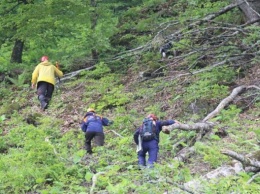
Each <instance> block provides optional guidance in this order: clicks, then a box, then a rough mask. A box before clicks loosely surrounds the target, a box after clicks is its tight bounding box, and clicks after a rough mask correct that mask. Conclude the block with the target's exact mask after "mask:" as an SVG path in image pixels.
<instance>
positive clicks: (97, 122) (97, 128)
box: [81, 112, 111, 133]
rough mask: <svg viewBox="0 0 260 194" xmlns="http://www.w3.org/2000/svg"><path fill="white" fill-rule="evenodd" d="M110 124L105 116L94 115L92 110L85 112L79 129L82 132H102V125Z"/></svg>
mask: <svg viewBox="0 0 260 194" xmlns="http://www.w3.org/2000/svg"><path fill="white" fill-rule="evenodd" d="M110 124H111V122H110V121H109V120H108V119H107V118H105V117H101V116H99V115H96V114H95V113H93V112H87V113H86V115H85V117H84V120H83V122H82V123H81V129H82V131H83V132H87V131H92V132H101V133H103V126H108V125H110Z"/></svg>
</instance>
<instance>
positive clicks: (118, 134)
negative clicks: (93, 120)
mask: <svg viewBox="0 0 260 194" xmlns="http://www.w3.org/2000/svg"><path fill="white" fill-rule="evenodd" d="M107 132H113V133H114V134H115V135H117V136H119V137H121V138H123V136H122V135H120V134H119V133H117V132H116V131H115V130H108V131H107Z"/></svg>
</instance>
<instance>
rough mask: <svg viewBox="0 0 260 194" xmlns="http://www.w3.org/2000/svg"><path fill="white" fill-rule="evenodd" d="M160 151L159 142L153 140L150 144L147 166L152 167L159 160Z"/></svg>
mask: <svg viewBox="0 0 260 194" xmlns="http://www.w3.org/2000/svg"><path fill="white" fill-rule="evenodd" d="M158 152H159V145H158V142H156V141H152V142H151V143H150V144H149V150H148V153H149V158H148V161H147V166H148V167H150V168H152V167H153V164H154V163H155V162H157V156H158Z"/></svg>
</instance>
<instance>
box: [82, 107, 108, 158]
mask: <svg viewBox="0 0 260 194" xmlns="http://www.w3.org/2000/svg"><path fill="white" fill-rule="evenodd" d="M112 124H113V121H110V120H108V119H107V118H105V117H102V116H100V115H97V114H96V111H95V110H94V109H93V108H88V110H87V113H86V114H85V116H84V119H83V121H82V123H81V129H82V131H83V132H85V146H86V150H87V153H89V154H92V153H93V152H92V147H91V141H92V139H93V138H95V143H96V145H98V146H103V145H104V140H105V135H104V131H103V126H109V125H112Z"/></svg>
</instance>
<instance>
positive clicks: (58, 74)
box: [54, 66, 63, 78]
mask: <svg viewBox="0 0 260 194" xmlns="http://www.w3.org/2000/svg"><path fill="white" fill-rule="evenodd" d="M54 71H55V75H56V76H57V77H59V78H61V77H62V76H63V72H62V71H61V70H59V69H58V68H57V67H55V66H54Z"/></svg>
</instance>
